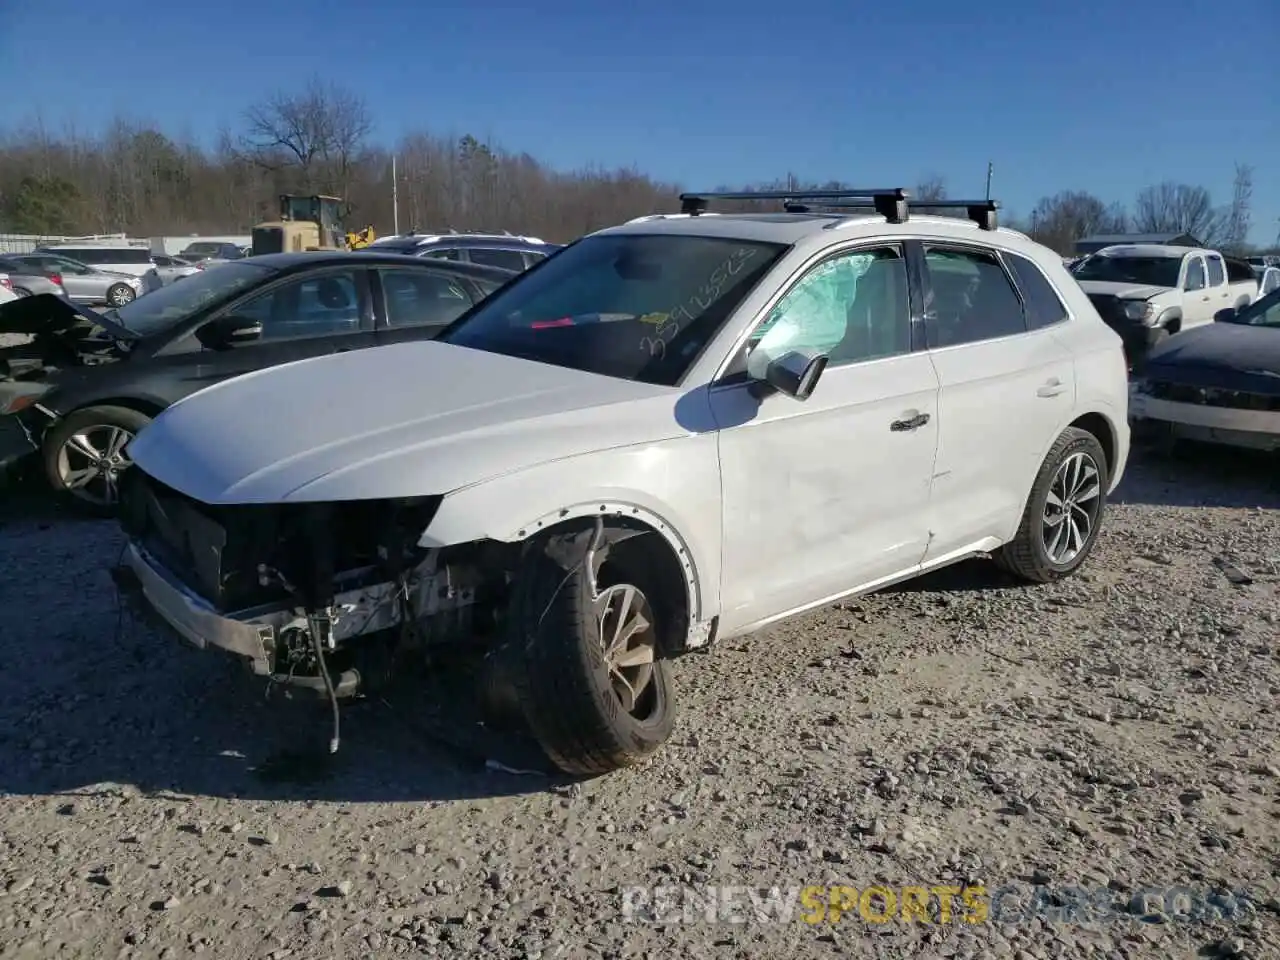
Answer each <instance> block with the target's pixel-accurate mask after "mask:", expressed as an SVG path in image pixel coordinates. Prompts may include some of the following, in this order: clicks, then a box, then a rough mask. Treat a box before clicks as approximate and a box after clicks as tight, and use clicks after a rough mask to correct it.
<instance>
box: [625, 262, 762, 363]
mask: <svg viewBox="0 0 1280 960" xmlns="http://www.w3.org/2000/svg"><path fill="white" fill-rule="evenodd" d="M758 252H759V251H758V250H756V249H754V248H751V247H740V248H739V249H737V250H735V251H733V253H731V254H730V255H729V257H728V258H727V259H726V260H725V261H724V263H722V264H720V266H718V267H716V269H715V270H714V271H712V273H711V276H710V277H709V278H708V280H707V282H706V284H705V285H704V286H703V287H702V288H701V289H700V290H698V292H697V293H695V294H693V296H691V297H689V299H688V300H686V301H685V302H684V303H682V304H681V305H680V306H678V307H676V308H675V309H674V310H672V311H671V312H670V313H669V314H667V315H666V318H665V319H664V320H662V321H661V322H660V323H659V324H658V326H657V327H656V329H655V330H654V332H653V335H652V336H646V337H641V338H640V349H641V350H644V351H648V353H649V356H651V357H654V358H657V359H661V358H663V357H665V356H666V354H667V344H668V343H670V342H671V341H672V340H673V339H675V337H676V335H677V334H678V333H679V332H680V330H681V325H682V324H683V323H687V322H689V321H691V320H693V319H694V318H695V317H697V316H698V315H699V314H700V313H702V312H703V311H704V310H706V309H707V308H708V307H710V306H711V305H712V304H713V303H715V302H716V300H717V299H718V298H719V297H720V294H721V293H723V292H724V288H725V287H726V286H727V285H728V283H729V281H730V280H732V279H733V278H734V277H736V276H737V275H738V274H739V273H741V272H742V268H743V266H744V265H745V264H746V263H747V261H748V260H750V259H751V258H752V257H754V256H755V255H756V254H757V253H758ZM657 316H659V315H653V314H650V315H649V316H646V317H642V318H641V319H642V320H644V321H646V322H651V321H652V320H653V319H657Z"/></svg>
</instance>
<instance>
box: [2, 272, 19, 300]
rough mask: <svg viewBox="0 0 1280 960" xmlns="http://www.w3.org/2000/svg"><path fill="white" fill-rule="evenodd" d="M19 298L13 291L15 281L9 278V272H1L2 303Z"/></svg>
mask: <svg viewBox="0 0 1280 960" xmlns="http://www.w3.org/2000/svg"><path fill="white" fill-rule="evenodd" d="M17 299H18V295H17V294H16V293H14V292H13V281H12V280H10V279H9V275H8V274H7V273H0V303H8V302H9V301H10V300H17Z"/></svg>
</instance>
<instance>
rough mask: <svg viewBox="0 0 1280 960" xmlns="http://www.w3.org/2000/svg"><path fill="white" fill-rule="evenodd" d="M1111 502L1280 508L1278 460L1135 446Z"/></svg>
mask: <svg viewBox="0 0 1280 960" xmlns="http://www.w3.org/2000/svg"><path fill="white" fill-rule="evenodd" d="M1111 502H1112V503H1124V504H1146V505H1148V506H1157V507H1237V508H1246V509H1247V508H1254V507H1267V508H1272V509H1274V508H1276V507H1280V456H1277V455H1275V454H1266V453H1260V452H1254V451H1250V450H1236V449H1232V448H1231V447H1218V446H1213V445H1210V444H1199V443H1192V442H1189V441H1181V442H1179V443H1178V444H1177V445H1176V446H1175V447H1173V449H1171V450H1161V449H1160V448H1159V447H1153V446H1137V445H1135V446H1134V448H1133V451H1132V453H1131V454H1130V457H1129V465H1128V468H1127V469H1126V471H1125V476H1124V479H1123V480H1122V481H1121V483H1120V489H1118V490H1117V491H1116V492H1115V493H1114V494H1113V495H1112V497H1111Z"/></svg>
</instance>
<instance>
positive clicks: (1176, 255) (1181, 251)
mask: <svg viewBox="0 0 1280 960" xmlns="http://www.w3.org/2000/svg"><path fill="white" fill-rule="evenodd" d="M1095 252H1096V253H1099V254H1105V255H1106V256H1108V257H1117V256H1119V257H1164V258H1166V259H1169V260H1181V259H1182V258H1183V257H1185V256H1186V255H1187V254H1189V253H1201V254H1204V253H1216V251H1214V250H1204V249H1202V248H1200V247H1171V246H1168V245H1167V244H1163V243H1117V244H1113V245H1112V246H1109V247H1103V248H1102V249H1101V250H1097V251H1095Z"/></svg>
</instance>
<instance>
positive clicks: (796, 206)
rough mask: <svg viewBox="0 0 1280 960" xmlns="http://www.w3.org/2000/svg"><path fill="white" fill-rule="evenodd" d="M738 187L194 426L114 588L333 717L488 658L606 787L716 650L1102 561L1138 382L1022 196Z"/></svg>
mask: <svg viewBox="0 0 1280 960" xmlns="http://www.w3.org/2000/svg"><path fill="white" fill-rule="evenodd" d="M736 196H737V195H727V194H700V195H697V196H693V195H686V196H685V197H683V198H682V199H683V201H684V212H683V213H682V214H679V215H664V216H655V217H646V218H642V219H640V220H637V221H633V222H631V223H628V224H626V225H623V226H619V227H615V228H612V229H607V230H603V231H600V232H598V233H595V234H592V235H590V236H588V237H585V238H583V239H582V240H579V241H578V242H576V243H573V244H571V245H570V246H568V247H566V248H565V249H563V250H562V251H560V252H559V253H557V254H555V255H553V256H552V257H550V258H548V259H547V260H546V261H544V262H543V263H541V264H539V265H538V266H536V267H534V268H533V269H531V270H529V271H528V272H527V273H525V274H523V275H522V276H521V277H519V278H518V279H516V280H514V281H513V282H512V283H511V284H510V285H508V286H507V287H505V288H503V289H502V290H500V291H499V292H497V293H496V294H494V295H493V296H491V297H490V298H489V299H488V300H486V301H484V302H482V303H480V304H479V305H477V306H476V307H475V308H474V309H473V310H471V311H470V312H469V313H468V314H466V315H464V316H463V317H462V318H461V319H460V320H459V321H457V322H456V323H455V324H454V325H452V326H451V327H449V328H447V329H446V330H445V332H444V333H443V334H442V335H441V336H440V338H439V339H438V340H436V341H432V342H409V343H401V344H396V345H389V346H385V347H380V348H375V349H371V350H363V351H355V352H351V353H345V354H342V355H340V356H332V357H322V358H316V359H310V360H304V361H301V362H297V363H292V364H288V365H285V366H281V367H275V368H273V369H269V370H264V371H262V372H259V373H252V374H249V375H247V376H243V377H240V378H238V379H235V380H231V381H228V382H226V383H223V384H220V385H217V386H213V387H210V388H208V389H206V390H203V391H201V392H200V393H197V394H195V395H194V396H191V397H189V398H188V399H186V400H183V401H181V402H180V403H177V404H176V405H174V406H172V407H170V408H169V409H168V410H167V411H165V412H164V413H163V414H161V415H160V416H159V417H157V418H156V420H155V422H154V423H153V424H152V425H151V426H149V427H148V428H146V429H145V430H143V431H142V432H141V434H140V435H139V436H138V437H137V439H136V440H135V441H134V442H133V443H132V445H131V446H130V449H129V455H130V456H131V458H132V460H133V462H134V464H135V468H134V469H132V470H130V471H129V473H128V475H127V481H128V482H126V483H124V484H122V491H121V494H122V522H123V523H124V525H125V527H126V529H127V531H128V533H129V535H130V542H129V546H128V549H127V553H126V561H125V564H124V566H123V567H122V570H121V575H120V577H119V578H118V579H120V580H121V581H122V582H127V584H128V585H129V586H131V587H133V588H134V590H133V594H134V596H135V597H138V598H141V599H144V600H145V603H146V605H147V606H148V607H150V608H152V609H153V610H154V611H155V612H157V613H159V615H160V616H161V617H162V618H163V619H164V620H165V621H167V622H168V624H170V625H171V626H172V627H173V629H174V630H175V631H176V632H177V633H178V634H180V635H182V636H183V637H185V638H186V639H187V640H189V641H191V642H193V643H195V644H196V645H198V646H202V647H205V646H212V647H219V648H222V649H224V650H227V651H231V652H232V653H235V654H239V655H241V656H242V657H244V658H246V659H247V660H248V661H249V662H250V663H251V664H252V666H253V668H254V670H255V671H256V672H258V673H260V674H262V675H264V676H271V677H274V678H276V679H277V680H279V681H282V682H283V681H287V682H290V683H293V684H297V685H303V686H310V687H312V688H314V689H317V690H319V691H321V692H323V693H326V694H327V695H328V696H329V697H330V698H332V699H333V702H334V704H335V706H336V703H337V698H338V697H341V696H344V695H348V694H352V693H357V692H359V691H361V690H362V689H364V688H365V687H366V686H367V684H369V683H370V682H372V681H374V680H376V679H377V678H378V677H380V676H384V675H386V674H387V673H388V668H387V664H392V663H395V662H396V660H395V657H396V656H398V655H401V654H406V653H407V654H410V655H415V654H416V652H417V651H421V650H423V649H424V648H429V647H431V646H433V645H437V644H464V645H471V646H472V647H475V648H477V649H482V650H484V651H485V657H486V659H485V663H486V664H487V665H488V666H491V667H492V670H493V672H495V673H496V674H498V675H501V676H503V677H505V678H506V682H507V683H508V686H509V689H510V690H512V691H514V695H515V699H516V701H517V702H518V704H519V706H520V708H521V712H522V713H523V716H524V719H525V720H526V721H527V724H528V728H529V729H530V730H531V732H532V733H533V735H534V736H535V738H536V739H537V740H538V742H539V743H540V744H541V745H542V747H543V748H544V749H545V751H546V753H547V755H548V756H549V757H550V758H551V760H552V761H553V762H554V763H555V764H556V765H557V766H559V767H560V768H561V769H563V770H565V771H568V772H572V773H578V774H593V773H601V772H605V771H608V770H611V769H615V768H618V767H622V766H626V765H629V764H632V763H634V762H636V761H638V760H640V759H642V758H644V757H646V756H647V755H649V754H651V753H653V752H654V751H655V750H656V749H657V748H658V747H659V745H660V744H661V743H662V742H663V741H664V740H666V739H667V737H668V736H669V735H670V733H671V730H672V722H673V716H674V696H673V686H672V679H671V672H670V668H669V661H670V660H671V659H672V658H675V657H677V656H679V655H681V654H683V653H685V652H687V651H690V650H695V649H698V648H702V647H706V646H707V645H709V644H711V643H712V642H713V641H715V640H717V639H725V638H729V637H735V636H741V635H743V634H747V633H750V632H753V631H756V630H758V629H760V628H761V627H763V626H765V625H767V624H769V623H772V622H774V621H776V620H779V619H781V618H783V617H787V616H789V615H792V614H795V613H799V612H801V611H804V610H808V609H810V608H813V607H816V606H818V605H820V604H824V603H827V602H829V601H832V600H835V599H838V598H840V597H844V596H848V595H850V594H854V593H858V592H863V591H869V590H873V589H876V588H879V587H882V586H885V585H886V584H889V583H892V582H894V581H899V580H903V579H906V578H909V577H912V576H914V575H916V574H919V573H922V572H924V571H927V570H931V569H935V568H937V567H941V566H943V565H945V564H950V563H953V562H955V561H957V560H960V559H962V558H966V557H973V556H975V555H987V554H990V555H992V556H993V557H994V558H995V559H996V560H997V561H998V562H1000V563H1001V564H1002V565H1003V566H1004V567H1006V568H1007V569H1008V570H1010V571H1012V572H1013V573H1015V574H1017V575H1019V576H1021V577H1023V578H1025V579H1027V580H1031V581H1048V580H1053V579H1055V578H1058V577H1063V576H1066V575H1068V574H1070V573H1071V572H1072V571H1074V570H1075V569H1076V568H1077V567H1079V566H1080V564H1081V563H1082V562H1083V561H1084V560H1085V558H1086V557H1087V556H1088V554H1089V552H1090V550H1091V548H1092V547H1093V545H1094V542H1095V538H1096V537H1097V535H1098V529H1099V525H1100V523H1101V520H1102V516H1103V509H1104V504H1105V502H1106V499H1107V494H1108V493H1109V492H1110V491H1112V490H1113V489H1114V488H1115V486H1116V484H1117V483H1118V482H1119V480H1120V476H1121V473H1122V471H1123V469H1124V466H1125V461H1126V458H1127V455H1128V450H1129V431H1128V426H1127V398H1128V390H1127V380H1126V371H1125V360H1124V355H1123V351H1122V348H1121V343H1120V340H1119V338H1118V337H1117V336H1116V335H1115V334H1114V333H1113V332H1112V331H1111V330H1109V329H1108V328H1107V326H1106V325H1105V324H1104V323H1103V322H1102V321H1101V320H1100V319H1099V317H1098V315H1097V313H1096V312H1095V311H1094V309H1093V307H1092V306H1091V305H1090V303H1089V300H1088V298H1087V297H1086V296H1085V295H1084V293H1083V292H1082V291H1081V289H1080V287H1079V285H1078V284H1076V283H1075V281H1074V280H1072V279H1071V277H1070V276H1069V275H1068V274H1067V272H1066V270H1065V269H1064V268H1063V266H1062V262H1061V258H1060V257H1058V256H1057V255H1056V254H1055V253H1053V252H1052V251H1050V250H1048V249H1046V248H1044V247H1041V246H1038V245H1037V244H1035V243H1033V242H1032V241H1030V240H1029V239H1028V238H1027V237H1025V236H1023V235H1022V234H1020V233H1016V232H1013V231H1010V230H1007V229H1001V228H998V227H997V226H996V223H995V204H994V203H988V202H979V203H971V204H956V202H955V201H952V202H950V203H948V204H945V205H946V206H952V205H957V206H963V207H965V208H967V209H966V210H965V212H966V213H967V215H968V216H967V218H961V217H954V218H951V217H942V216H916V215H914V214H913V213H911V211H910V210H909V203H908V200H907V198H906V194H905V192H904V191H901V190H884V191H848V192H840V193H838V194H837V193H821V194H814V193H810V194H806V195H804V196H799V195H796V194H787V195H782V194H777V195H772V194H751V195H749V198H750V199H756V200H759V199H774V200H779V199H781V200H785V201H786V209H787V212H785V213H756V214H716V213H708V212H706V207H707V204H708V200H709V199H710V200H718V199H725V198H732V197H736ZM916 206H917V205H916V204H914V203H912V204H910V207H912V208H914V207H916ZM919 206H921V207H924V208H926V209H927V208H930V207H940V206H943V204H921V205H919ZM818 208H821V212H820V211H819V209H818ZM761 652H762V654H763V653H765V651H763V650H762V651H761ZM767 655H769V656H779V655H781V656H785V655H786V651H785V650H781V651H771V652H768V654H767ZM335 718H336V713H335ZM335 749H336V746H335Z"/></svg>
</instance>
